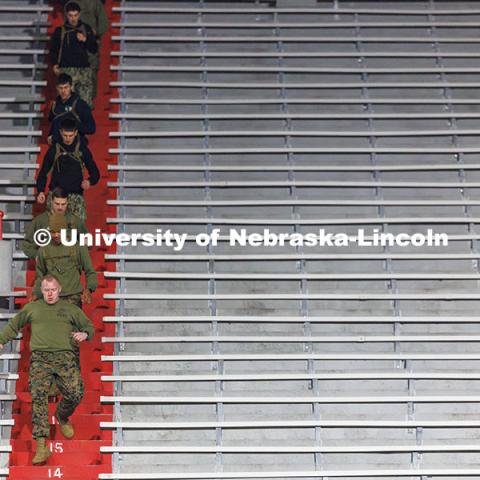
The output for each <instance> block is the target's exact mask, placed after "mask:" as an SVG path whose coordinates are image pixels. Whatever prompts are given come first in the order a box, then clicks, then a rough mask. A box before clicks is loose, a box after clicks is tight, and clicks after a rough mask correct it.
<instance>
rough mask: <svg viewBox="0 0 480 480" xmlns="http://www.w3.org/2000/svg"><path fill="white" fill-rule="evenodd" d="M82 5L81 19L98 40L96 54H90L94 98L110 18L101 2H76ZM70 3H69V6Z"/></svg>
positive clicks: (82, 0)
mask: <svg viewBox="0 0 480 480" xmlns="http://www.w3.org/2000/svg"><path fill="white" fill-rule="evenodd" d="M75 1H76V3H78V5H80V8H81V11H80V19H81V20H82V22H83V23H86V24H87V25H90V27H92V30H93V33H94V35H95V37H96V39H97V46H98V48H97V51H96V53H90V52H88V61H89V62H90V68H91V69H92V76H93V93H92V96H93V98H95V97H96V96H97V83H98V70H99V69H100V44H101V40H102V35H103V34H104V33H106V32H107V30H108V17H107V14H106V13H105V8H104V6H103V4H102V2H101V1H100V0H75ZM69 3H70V2H67V5H68V4H69Z"/></svg>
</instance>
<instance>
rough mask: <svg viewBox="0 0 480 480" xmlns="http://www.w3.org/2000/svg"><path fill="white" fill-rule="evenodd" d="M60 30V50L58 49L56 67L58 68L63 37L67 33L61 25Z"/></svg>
mask: <svg viewBox="0 0 480 480" xmlns="http://www.w3.org/2000/svg"><path fill="white" fill-rule="evenodd" d="M60 28H61V30H60V48H59V49H58V57H57V65H59V66H60V61H61V59H62V53H63V42H64V41H65V35H66V33H67V31H66V28H65V25H62V26H61V27H60Z"/></svg>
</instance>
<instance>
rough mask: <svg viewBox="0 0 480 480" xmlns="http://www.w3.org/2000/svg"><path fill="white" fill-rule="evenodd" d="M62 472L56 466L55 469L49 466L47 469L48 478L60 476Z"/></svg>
mask: <svg viewBox="0 0 480 480" xmlns="http://www.w3.org/2000/svg"><path fill="white" fill-rule="evenodd" d="M62 477H63V472H62V469H61V468H60V467H57V468H56V469H55V470H52V469H51V468H49V469H48V478H62Z"/></svg>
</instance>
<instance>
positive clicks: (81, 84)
mask: <svg viewBox="0 0 480 480" xmlns="http://www.w3.org/2000/svg"><path fill="white" fill-rule="evenodd" d="M80 11H81V9H80V6H79V5H78V3H76V2H70V3H69V4H67V6H66V7H65V17H66V21H65V23H64V24H63V25H62V26H61V27H57V28H56V29H55V31H54V32H53V35H52V39H51V45H50V55H51V61H52V65H53V73H55V75H57V76H58V75H60V74H61V73H67V74H68V75H70V76H71V77H72V79H73V88H74V90H75V92H76V93H78V94H79V95H80V97H81V98H82V99H83V100H85V102H87V103H88V105H89V106H90V107H92V106H93V103H92V100H93V74H92V68H91V66H90V61H89V59H88V53H96V52H97V50H98V44H97V40H96V37H95V35H94V33H93V30H92V28H91V27H90V26H89V25H88V24H86V23H83V22H82V21H81V20H80Z"/></svg>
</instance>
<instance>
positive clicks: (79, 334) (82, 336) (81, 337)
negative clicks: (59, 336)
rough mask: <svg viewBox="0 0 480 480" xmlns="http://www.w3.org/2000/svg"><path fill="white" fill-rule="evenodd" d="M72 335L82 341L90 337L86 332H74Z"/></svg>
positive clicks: (76, 339)
mask: <svg viewBox="0 0 480 480" xmlns="http://www.w3.org/2000/svg"><path fill="white" fill-rule="evenodd" d="M72 337H73V339H74V340H75V341H76V342H78V343H80V342H84V341H85V340H86V339H87V338H88V335H87V334H86V333H85V332H74V333H72Z"/></svg>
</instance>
